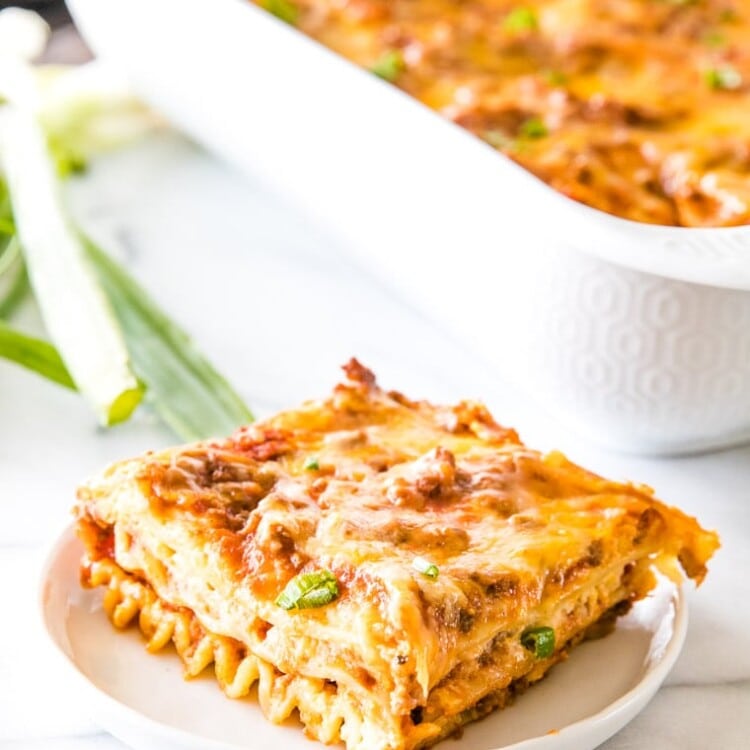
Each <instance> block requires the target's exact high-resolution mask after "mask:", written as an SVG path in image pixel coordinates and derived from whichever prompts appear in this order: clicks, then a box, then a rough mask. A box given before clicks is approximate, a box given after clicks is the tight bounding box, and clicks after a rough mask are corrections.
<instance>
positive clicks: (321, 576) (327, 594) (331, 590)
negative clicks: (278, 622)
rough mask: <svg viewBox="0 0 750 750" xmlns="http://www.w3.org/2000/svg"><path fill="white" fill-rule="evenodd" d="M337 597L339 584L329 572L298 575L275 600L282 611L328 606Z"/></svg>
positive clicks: (316, 571) (321, 571) (318, 571)
mask: <svg viewBox="0 0 750 750" xmlns="http://www.w3.org/2000/svg"><path fill="white" fill-rule="evenodd" d="M338 595H339V584H338V581H337V580H336V577H335V576H334V575H333V573H331V571H330V570H315V571H312V572H310V573H300V574H299V575H298V576H295V577H294V578H292V580H291V581H289V583H287V585H286V586H285V588H284V590H283V591H282V592H281V593H280V594H279V595H278V597H277V598H276V606H278V607H281V608H282V609H311V608H313V607H322V606H324V605H326V604H330V603H331V602H332V601H333V600H334V599H336V598H337V597H338Z"/></svg>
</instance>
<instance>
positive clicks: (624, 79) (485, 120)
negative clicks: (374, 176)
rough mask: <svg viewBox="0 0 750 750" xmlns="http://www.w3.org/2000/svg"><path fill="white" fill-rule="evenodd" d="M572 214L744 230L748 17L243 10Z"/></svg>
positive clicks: (531, 2) (615, 7)
mask: <svg viewBox="0 0 750 750" xmlns="http://www.w3.org/2000/svg"><path fill="white" fill-rule="evenodd" d="M256 2H257V3H258V4H259V5H261V6H264V7H265V8H266V9H268V10H269V11H271V12H273V13H275V14H276V15H277V16H279V17H281V18H282V19H283V20H285V21H287V22H289V23H292V24H294V25H296V26H297V27H299V28H300V29H301V30H302V31H303V32H305V33H306V34H308V35H310V36H312V37H314V38H315V39H317V40H319V41H320V42H322V43H323V44H325V45H326V46H328V47H330V48H332V49H333V50H335V51H337V52H339V53H340V54H342V55H343V56H345V57H347V58H349V59H351V60H352V61H354V62H356V63H358V64H360V65H362V66H364V67H366V68H369V69H370V70H372V71H373V72H374V73H376V74H377V75H380V76H381V77H383V78H385V79H387V80H389V81H391V82H392V83H394V84H395V85H397V86H398V87H400V88H401V89H403V90H404V91H406V92H407V93H409V94H411V95H413V96H414V97H416V98H417V99H419V100H420V101H422V102H423V103H424V104H426V105H427V106H429V107H431V108H433V109H435V110H437V111H438V112H440V113H442V114H443V115H445V116H446V117H448V118H450V119H452V120H453V121H454V122H456V123H457V124H459V125H461V126H463V127H465V128H468V129H469V130H470V131H472V132H473V133H475V134H476V135H478V136H479V137H480V138H483V139H484V140H485V141H486V142H487V143H489V144H490V145H492V146H494V147H495V148H497V149H499V150H501V151H502V152H504V153H505V154H506V155H507V156H509V157H510V158H512V159H514V160H515V161H516V162H518V163H519V164H521V165H522V166H524V167H526V168H527V169H529V170H530V171H531V172H533V173H534V174H536V175H537V176H538V177H540V178H541V179H542V180H544V181H546V182H547V183H549V185H551V186H552V187H553V188H555V189H557V190H559V191H560V192H562V193H564V194H565V195H567V196H569V197H571V198H574V199H575V200H578V201H581V202H583V203H587V204H588V205H590V206H594V207H595V208H599V209H601V210H603V211H606V212H608V213H611V214H615V215H618V216H621V217H625V218H628V219H633V220H636V221H640V222H649V223H655V224H666V225H683V226H693V227H695V226H730V225H738V224H748V223H750V95H749V91H750V4H748V3H747V2H742V1H741V0H460V1H459V0H256Z"/></svg>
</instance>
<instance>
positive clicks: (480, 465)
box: [76, 360, 718, 750]
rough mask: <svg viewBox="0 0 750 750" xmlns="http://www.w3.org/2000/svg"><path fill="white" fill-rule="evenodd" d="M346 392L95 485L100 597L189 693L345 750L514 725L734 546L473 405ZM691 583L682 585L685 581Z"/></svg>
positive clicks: (368, 384) (359, 371)
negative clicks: (216, 695) (658, 595)
mask: <svg viewBox="0 0 750 750" xmlns="http://www.w3.org/2000/svg"><path fill="white" fill-rule="evenodd" d="M345 371H346V375H347V380H346V382H345V383H343V384H342V385H339V386H337V387H336V389H335V390H334V392H333V394H332V396H331V397H330V398H328V399H326V400H323V401H312V402H308V403H306V404H304V405H303V406H302V407H300V408H299V409H297V410H295V411H288V412H283V413H281V414H279V415H278V416H275V417H272V418H270V419H268V420H266V421H264V422H259V423H257V424H254V425H252V426H249V427H247V428H244V429H241V430H239V431H238V432H237V433H236V434H234V435H233V436H232V437H230V438H228V439H225V440H217V441H214V442H205V443H199V444H196V445H189V446H186V447H182V448H175V449H172V450H167V451H163V452H160V453H150V454H147V455H145V456H143V457H141V458H137V459H133V460H130V461H123V462H121V463H118V464H115V465H113V466H111V467H110V468H108V469H107V470H106V471H105V472H104V473H103V474H102V475H101V476H99V477H97V478H95V479H93V480H92V481H90V482H88V483H87V484H85V485H84V486H83V487H82V488H81V490H80V492H79V500H78V503H77V506H76V513H77V517H78V527H79V532H80V536H81V538H82V539H83V542H84V544H85V547H86V556H85V558H84V560H83V566H82V579H83V583H84V585H86V586H98V585H102V586H105V587H106V592H105V594H104V608H105V610H106V612H107V613H108V615H109V617H110V618H111V620H112V621H113V623H114V624H115V625H116V626H118V627H125V626H127V625H128V624H129V623H130V622H131V621H132V620H134V619H135V618H138V621H139V624H140V627H141V629H142V631H143V633H144V635H145V637H146V638H147V639H148V649H149V650H152V651H155V650H157V649H160V648H162V647H163V646H165V645H167V644H168V643H170V641H171V642H173V643H174V646H175V647H176V649H177V652H178V653H179V655H180V656H181V657H182V659H183V660H184V662H185V665H186V672H187V675H189V676H192V675H196V674H198V673H199V672H201V671H202V670H203V669H204V668H206V667H208V666H210V665H211V664H213V667H214V670H215V673H216V677H217V678H218V681H219V683H220V684H221V687H222V688H223V689H224V691H225V692H226V693H227V695H229V696H231V697H241V696H244V695H246V694H247V693H248V692H249V691H250V689H251V687H252V686H253V685H255V684H256V683H257V686H258V695H259V700H260V703H261V706H262V709H263V711H264V712H265V714H266V716H267V717H268V718H269V719H270V720H271V721H274V722H281V721H283V720H285V719H286V718H287V717H289V716H290V715H291V714H292V713H293V712H294V711H295V710H296V711H298V713H299V717H300V719H301V721H302V723H303V724H304V726H305V729H306V731H307V733H308V734H309V735H310V736H312V737H315V738H317V739H319V740H321V741H322V742H326V743H332V742H338V741H343V742H344V743H345V744H346V746H347V748H348V749H349V750H411V749H412V748H421V747H425V746H428V745H431V744H433V743H435V742H437V741H438V740H440V739H441V738H443V737H445V736H447V735H449V734H451V733H452V732H454V731H455V730H456V729H458V728H459V727H460V726H461V725H463V724H465V723H466V722H469V721H473V720H474V719H477V718H480V717H481V716H483V715H485V714H487V713H488V712H490V711H492V710H493V709H495V708H498V707H502V706H504V705H506V704H507V703H508V702H509V701H510V700H512V698H513V696H514V695H515V694H517V693H518V692H519V691H520V690H522V689H523V688H525V687H526V686H527V685H529V684H531V683H533V682H536V681H537V680H539V679H540V678H542V677H543V676H544V675H545V673H546V672H547V671H548V670H549V669H550V667H552V666H553V665H554V664H555V663H556V662H558V661H560V660H561V659H564V658H565V657H566V655H567V653H568V651H569V650H570V648H571V647H572V646H573V645H574V644H576V643H577V642H579V641H580V640H582V639H583V638H585V637H586V636H587V634H588V635H591V634H592V633H593V632H595V631H601V630H602V627H606V625H607V624H611V623H612V622H614V619H615V618H616V617H617V615H619V614H621V613H622V612H624V611H626V610H627V608H628V607H629V605H630V604H631V602H633V601H636V600H638V599H640V598H642V597H643V596H645V595H646V594H647V593H648V591H649V590H650V589H651V588H652V587H653V586H654V583H655V577H654V570H655V569H658V570H661V571H663V572H666V573H667V574H668V575H670V576H672V577H678V578H679V576H680V573H679V570H678V568H679V567H681V568H682V570H684V572H685V573H686V574H687V575H688V576H689V577H690V578H693V579H695V580H696V581H697V582H700V581H701V580H702V578H703V576H704V575H705V573H706V567H705V565H706V561H707V560H708V559H709V558H710V557H711V555H712V553H713V552H714V550H715V549H716V548H717V547H718V539H717V537H716V535H715V534H713V533H711V532H707V531H704V530H703V529H702V528H701V527H700V526H699V525H698V523H697V522H696V521H695V520H694V519H693V518H690V517H689V516H686V515H684V514H683V513H681V512H680V511H679V510H676V509H675V508H670V507H668V506H666V505H663V504H662V503H660V502H659V501H658V500H656V499H654V497H653V495H652V493H651V490H649V489H648V488H646V487H641V486H634V485H629V484H620V483H617V482H612V481H608V480H606V479H602V478H601V477H598V476H596V475H595V474H592V473H590V472H588V471H585V470H584V469H581V468H580V467H578V466H576V465H574V464H572V463H570V462H569V461H567V460H566V459H565V458H564V457H563V456H562V455H560V454H559V453H550V454H547V455H542V454H540V453H537V452H535V451H532V450H529V449H528V448H526V447H525V446H524V445H523V444H522V443H521V442H520V441H519V439H518V437H517V435H516V433H515V432H514V431H513V430H508V429H504V428H503V427H500V426H499V425H498V424H496V423H495V422H494V420H493V419H492V417H491V416H490V414H489V413H488V412H487V410H486V409H485V408H484V407H483V406H482V405H481V404H478V403H473V402H462V403H460V404H458V405H457V406H452V407H441V406H433V405H430V404H428V403H425V402H419V401H411V400H409V399H407V398H405V397H404V396H402V395H401V394H399V393H394V392H390V393H388V392H384V391H382V390H381V389H380V388H379V387H378V386H377V385H376V383H375V379H374V377H373V375H372V373H370V372H369V371H368V370H366V369H365V368H364V367H362V366H361V365H360V364H359V363H358V362H356V361H355V360H352V361H351V362H350V363H349V364H348V365H347V366H346V367H345ZM678 563H679V565H678Z"/></svg>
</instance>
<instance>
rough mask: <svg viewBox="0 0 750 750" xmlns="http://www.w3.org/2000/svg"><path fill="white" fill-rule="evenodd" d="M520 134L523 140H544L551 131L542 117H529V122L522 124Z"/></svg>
mask: <svg viewBox="0 0 750 750" xmlns="http://www.w3.org/2000/svg"><path fill="white" fill-rule="evenodd" d="M518 134H519V136H521V138H528V139H530V140H536V139H537V138H544V137H545V136H546V135H549V130H548V129H547V125H546V124H545V122H544V120H542V118H541V117H529V119H528V120H525V121H524V122H523V123H521V127H520V128H519V130H518Z"/></svg>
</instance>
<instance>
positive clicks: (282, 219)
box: [0, 137, 750, 750]
mask: <svg viewBox="0 0 750 750" xmlns="http://www.w3.org/2000/svg"><path fill="white" fill-rule="evenodd" d="M72 198H73V202H74V204H75V206H76V208H77V211H78V212H79V214H80V215H81V216H85V217H87V223H88V225H89V227H91V228H95V229H96V234H97V235H98V236H100V237H114V238H116V239H117V241H118V244H119V246H120V247H121V249H122V253H123V256H124V257H125V258H126V260H127V261H128V263H129V264H130V266H131V268H132V270H133V272H134V273H135V274H136V275H137V276H138V277H139V278H140V279H141V280H142V281H143V282H144V283H145V285H146V286H147V287H148V288H149V289H150V290H151V291H152V292H153V294H154V296H156V297H157V298H158V299H159V300H160V301H161V302H162V304H163V305H164V306H165V307H166V308H167V309H168V310H169V311H170V312H171V313H172V314H173V315H174V316H175V317H176V318H177V319H178V320H180V321H181V322H183V323H184V325H185V326H186V327H187V328H188V329H189V330H190V331H191V332H192V333H193V334H194V336H195V338H196V339H197V340H198V342H199V343H200V345H201V346H202V347H203V348H204V349H205V350H206V351H207V352H208V353H209V354H210V356H211V357H212V358H213V359H214V361H215V362H216V363H217V364H218V365H219V367H220V369H222V370H223V371H224V372H225V373H226V374H227V375H228V376H229V377H230V378H231V380H232V381H233V382H234V383H235V384H236V385H237V386H238V389H239V390H240V391H241V392H242V394H243V395H244V396H245V397H246V398H247V400H248V401H249V402H250V404H251V405H252V406H253V407H254V408H255V410H256V412H257V413H258V414H261V415H262V414H264V413H268V412H270V411H273V410H275V409H276V408H279V407H282V406H286V405H293V404H295V403H297V402H298V401H299V400H301V399H302V398H305V397H309V396H311V395H315V394H323V393H325V392H326V391H327V390H328V388H329V387H330V385H331V384H332V383H333V382H334V381H335V379H336V378H337V377H338V370H337V367H338V365H339V364H340V363H342V362H343V361H345V360H346V359H347V358H348V357H349V356H350V355H351V354H356V355H357V356H358V357H359V358H360V359H362V360H363V361H364V362H365V363H367V364H368V365H370V366H371V367H372V368H373V369H375V370H376V372H377V373H378V375H379V377H380V379H381V381H382V382H383V383H385V384H387V385H392V386H394V387H398V388H399V389H400V390H403V391H405V392H406V393H408V394H413V395H419V396H423V397H427V398H431V399H437V400H454V399H457V398H460V397H464V396H476V397H482V398H484V399H485V400H486V401H487V402H488V403H489V404H490V406H491V407H492V409H493V410H494V412H495V413H496V415H497V416H498V417H499V419H500V420H501V421H504V422H506V423H510V424H514V425H516V426H518V427H520V431H521V434H522V436H523V437H524V438H525V439H526V440H527V441H528V442H530V443H532V444H534V445H535V446H538V447H541V448H549V447H553V446H555V447H559V448H561V449H563V450H564V451H565V452H566V453H568V455H569V456H571V457H572V458H573V459H575V460H578V461H580V462H582V463H584V464H586V465H587V466H590V467H591V468H593V469H595V470H597V471H599V472H601V473H604V474H610V475H612V476H614V477H618V478H633V479H637V480H639V481H643V482H646V483H648V484H651V485H652V486H654V487H656V488H657V490H658V492H659V494H660V495H661V496H662V497H663V498H664V499H665V500H666V501H668V502H674V503H676V504H679V505H681V506H682V507H683V508H685V509H686V510H688V511H690V512H692V513H695V514H698V515H699V516H700V518H701V520H702V522H703V523H704V524H705V525H707V526H709V527H713V528H716V529H718V530H719V531H720V533H721V535H722V539H723V544H724V546H723V548H722V550H721V551H720V553H719V555H718V556H717V558H716V559H715V561H714V562H713V564H712V566H711V574H710V575H709V577H708V579H707V581H706V583H705V584H704V586H703V587H702V588H701V589H700V590H699V591H697V592H692V591H691V593H690V602H691V623H690V629H689V633H688V638H687V642H686V644H685V649H684V651H683V654H682V656H681V658H680V660H679V662H678V664H677V666H676V667H675V669H674V671H673V672H672V674H671V676H670V677H669V678H668V680H667V683H666V685H665V686H664V687H663V688H662V690H661V691H660V692H659V694H658V695H657V697H656V698H655V699H654V701H653V702H652V703H651V704H650V706H649V707H648V708H647V710H646V711H645V712H644V713H643V714H642V715H641V716H640V717H638V719H636V720H635V721H634V722H633V723H632V724H631V725H629V726H628V727H627V728H626V729H625V730H624V731H622V732H621V733H620V734H619V735H617V736H616V737H614V738H613V739H612V740H610V741H609V742H608V743H607V744H606V745H605V747H606V748H607V750H631V749H634V748H639V749H640V748H643V749H644V750H645V749H648V750H672V748H674V749H675V750H677V749H678V748H679V750H703V749H704V748H708V747H711V748H714V749H717V750H742V749H744V748H748V747H750V491H749V490H748V489H747V488H748V487H749V486H750V448H742V449H737V450H732V451H726V452H723V453H718V454H713V455H704V456H696V457H691V458H682V459H671V460H666V459H661V460H656V459H640V458H636V457H631V456H623V455H618V454H614V453H610V452H606V451H603V450H601V449H598V448H597V447H596V446H593V445H591V444H590V443H586V442H583V441H581V440H579V439H578V438H576V437H575V436H571V435H570V434H568V432H567V431H566V429H565V428H564V426H562V425H560V424H557V423H555V422H553V421H551V420H550V419H548V418H547V417H546V416H545V415H544V414H541V413H540V412H539V411H538V410H537V409H536V408H535V406H534V404H533V403H531V402H530V401H529V400H528V399H527V398H525V397H522V396H521V395H519V394H518V393H516V392H514V391H513V390H512V389H510V388H509V387H507V386H506V385H504V384H503V383H502V382H501V381H500V380H499V379H498V378H497V377H496V376H495V375H494V374H493V373H492V372H491V371H490V370H489V369H488V368H487V367H486V366H485V365H484V364H483V363H482V362H481V361H480V360H478V359H477V358H476V357H475V356H474V355H472V353H471V352H470V351H468V350H467V349H466V348H465V347H463V346H462V345H461V343H460V342H458V341H456V340H454V339H453V338H451V337H449V336H448V335H446V334H445V333H444V332H443V331H441V330H440V328H439V327H438V326H437V325H435V324H433V323H432V322H431V321H430V318H429V316H428V315H426V314H424V313H423V312H420V311H417V310H415V309H413V308H412V307H411V306H410V305H409V302H408V300H406V299H402V298H400V297H399V296H397V295H396V294H394V293H393V292H392V291H391V290H389V289H388V288H386V287H385V286H384V285H383V284H382V283H380V282H376V281H375V280H374V279H373V278H372V277H371V276H370V275H369V274H368V273H367V272H366V271H365V270H364V269H363V268H361V267H360V266H358V265H357V264H356V263H355V262H354V261H352V260H351V259H350V258H349V257H348V256H347V253H346V249H345V248H343V247H341V246H339V245H338V244H337V243H336V242H334V241H333V240H332V239H331V238H330V237H329V236H328V235H327V233H326V231H324V230H323V229H322V228H321V227H319V226H316V225H315V223H314V222H313V221H311V220H310V219H308V218H304V217H302V216H300V215H298V214H297V213H296V212H295V211H294V210H293V209H291V208H290V207H289V206H287V205H285V204H284V203H283V202H282V201H281V200H280V199H279V198H277V197H273V196H271V195H270V194H269V193H268V192H267V191H266V190H265V189H264V187H263V186H262V185H260V184H258V183H254V182H253V181H252V180H249V179H246V178H243V179H240V178H239V177H237V176H236V175H234V174H232V173H231V172H229V171H228V170H227V169H226V168H225V167H223V166H222V165H219V164H217V163H216V162H214V161H213V160H212V159H210V158H209V157H207V156H205V155H204V154H202V153H201V152H199V151H198V150H197V149H195V148H193V147H192V146H189V145H187V144H185V143H184V142H182V141H180V140H178V139H175V138H172V137H162V138H159V139H156V140H155V141H152V142H150V143H147V144H144V145H142V146H139V147H137V148H136V149H131V150H129V151H127V152H122V153H119V154H116V155H113V156H110V157H108V158H107V159H106V160H105V161H103V162H101V163H100V164H98V165H97V167H96V168H95V170H94V172H93V174H91V175H90V176H89V177H87V178H86V179H84V180H82V181H80V183H79V184H77V185H75V186H74V187H73V190H72ZM23 316H24V319H25V322H26V323H27V324H29V325H31V326H33V325H35V324H36V321H35V313H34V311H33V309H27V310H25V311H24V313H23ZM0 426H1V427H2V429H0V503H2V516H0V517H1V518H2V522H0V590H2V594H3V596H2V599H1V600H0V601H2V602H3V603H2V604H0V608H1V609H2V612H1V613H0V642H1V643H2V644H3V648H2V650H0V747H2V748H18V749H19V750H73V749H76V750H78V749H79V748H80V749H81V750H93V749H94V748H102V749H103V750H114V749H115V748H122V747H123V746H122V745H121V744H120V743H118V742H117V741H116V740H114V739H112V738H110V737H108V736H107V735H106V734H105V733H103V732H102V731H101V730H100V729H98V728H97V726H96V724H95V722H94V721H93V719H92V718H91V717H90V716H89V714H88V707H87V706H86V704H85V702H84V701H83V699H82V697H81V696H80V695H79V694H78V693H77V691H76V689H75V688H74V687H73V686H72V685H71V684H70V683H69V681H68V678H67V677H66V675H65V674H64V673H62V672H59V671H58V667H57V666H56V663H55V662H54V661H51V660H49V658H48V656H49V651H48V649H49V648H50V646H48V645H47V643H46V641H45V638H44V635H43V633H42V629H41V625H40V623H39V620H38V615H37V608H36V596H37V591H36V590H37V583H38V581H37V578H38V570H39V567H40V565H41V561H42V559H43V556H44V554H45V550H46V549H47V548H48V547H49V545H50V544H51V542H52V541H53V540H54V538H55V536H56V535H57V534H58V533H59V532H60V530H61V529H62V528H63V527H64V525H65V524H66V523H67V522H68V509H69V506H70V504H71V500H72V497H73V492H74V487H75V485H76V482H77V481H78V480H79V479H80V478H82V477H83V476H85V475H86V474H87V473H89V472H91V471H94V470H96V469H97V468H98V467H100V466H101V465H102V464H104V463H105V462H107V461H110V460H114V459H117V458H120V457H123V456H125V455H127V454H133V453H137V452H140V451H142V450H144V449H147V448H153V447H156V446H160V445H165V444H167V443H168V442H170V440H172V438H171V437H170V435H169V434H168V433H167V432H166V431H165V430H164V429H163V428H161V427H160V426H159V425H158V424H156V423H155V421H154V420H153V418H152V417H151V416H150V415H149V414H148V413H145V412H144V413H142V414H140V415H139V416H138V418H137V419H135V420H134V421H132V422H131V423H129V424H127V425H124V426H122V427H119V428H117V429H114V430H110V431H107V432H104V431H102V430H100V429H98V428H97V427H96V426H95V424H94V421H93V419H92V416H91V414H90V412H89V411H88V410H87V408H86V407H85V405H84V404H83V403H82V402H81V401H80V400H79V398H78V397H76V396H75V395H74V394H70V393H68V392H65V391H63V390H61V389H59V388H56V387H55V386H54V385H51V384H48V383H47V382H44V381H42V380H40V379H37V378H35V377H34V376H31V375H28V374H27V373H25V372H22V371H20V370H19V369H18V368H15V367H13V366H11V365H8V364H6V363H2V362H0Z"/></svg>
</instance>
